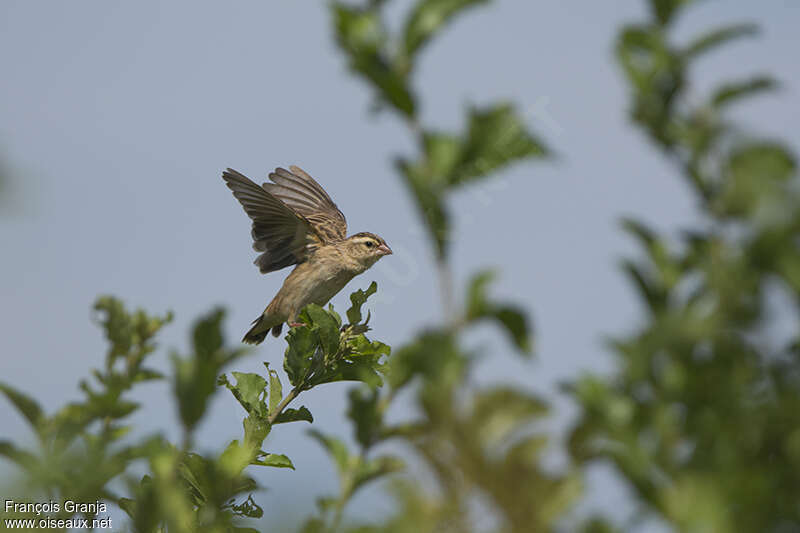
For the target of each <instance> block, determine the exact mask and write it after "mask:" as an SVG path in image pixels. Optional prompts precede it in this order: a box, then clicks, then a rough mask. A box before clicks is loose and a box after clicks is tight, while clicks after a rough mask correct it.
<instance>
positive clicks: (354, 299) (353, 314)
mask: <svg viewBox="0 0 800 533" xmlns="http://www.w3.org/2000/svg"><path fill="white" fill-rule="evenodd" d="M377 291H378V284H377V283H375V282H374V281H373V282H372V283H370V284H369V287H367V290H366V291H364V290H361V289H358V290H357V291H355V292H353V293H351V294H350V304H351V305H350V308H349V309H348V310H347V320H348V321H349V322H350V325H355V324H360V323H361V319H362V316H361V306H363V305H364V304H365V303H366V302H367V298H369V297H370V296H372V295H373V294H375V293H376V292H377Z"/></svg>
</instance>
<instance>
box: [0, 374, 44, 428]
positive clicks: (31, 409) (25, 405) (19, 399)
mask: <svg viewBox="0 0 800 533" xmlns="http://www.w3.org/2000/svg"><path fill="white" fill-rule="evenodd" d="M0 392H2V393H3V394H5V396H6V398H8V401H10V402H11V403H12V404H13V405H14V407H16V408H17V411H19V413H20V414H21V415H22V416H23V417H24V418H25V420H27V421H28V423H29V424H30V425H31V427H33V428H34V429H36V428H37V427H38V425H39V422H41V420H42V416H43V414H42V408H41V407H39V404H38V403H37V402H36V400H34V399H33V398H31V397H30V396H28V395H26V394H23V393H21V392H19V391H18V390H16V389H14V388H12V387H11V386H9V385H6V384H5V383H0Z"/></svg>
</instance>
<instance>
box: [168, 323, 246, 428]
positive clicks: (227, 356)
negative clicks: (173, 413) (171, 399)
mask: <svg viewBox="0 0 800 533" xmlns="http://www.w3.org/2000/svg"><path fill="white" fill-rule="evenodd" d="M224 317H225V311H224V310H223V309H219V308H218V309H215V310H213V311H212V312H210V313H208V314H207V315H205V316H203V317H202V318H200V319H199V320H197V321H196V322H195V324H194V327H193V328H192V340H193V347H194V353H193V354H191V355H190V356H189V357H184V358H182V357H179V356H178V355H177V354H173V355H172V362H173V367H174V369H175V370H174V379H173V390H174V392H175V395H176V397H177V400H178V408H179V413H180V416H181V421H182V422H183V424H184V426H185V427H186V428H187V429H189V430H191V429H193V428H194V426H195V425H196V424H197V423H198V422H199V421H200V419H201V418H202V417H203V415H204V414H205V411H206V406H207V404H208V400H209V398H210V397H211V395H212V394H214V392H215V390H216V388H215V384H216V383H217V377H218V376H219V374H220V372H221V371H222V368H223V367H224V366H225V365H226V364H228V363H230V362H231V361H233V360H234V359H236V358H237V357H240V356H241V355H243V354H244V353H246V350H244V349H242V348H235V349H231V348H226V347H225V339H224V336H223V334H222V321H223V319H224ZM223 384H224V383H223Z"/></svg>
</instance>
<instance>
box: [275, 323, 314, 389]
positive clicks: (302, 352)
mask: <svg viewBox="0 0 800 533" xmlns="http://www.w3.org/2000/svg"><path fill="white" fill-rule="evenodd" d="M287 339H288V341H289V345H288V346H287V348H286V353H285V355H284V359H283V369H284V370H285V371H286V375H287V376H288V377H289V383H291V384H292V385H293V386H295V387H296V386H298V385H299V384H300V383H301V382H302V381H303V379H304V378H305V377H306V374H307V373H308V371H309V368H310V367H311V362H312V360H313V357H314V353H315V352H316V350H317V347H318V344H317V342H316V339H315V335H314V334H313V333H312V332H311V328H310V327H305V328H292V329H291V330H290V331H289V334H288V335H287Z"/></svg>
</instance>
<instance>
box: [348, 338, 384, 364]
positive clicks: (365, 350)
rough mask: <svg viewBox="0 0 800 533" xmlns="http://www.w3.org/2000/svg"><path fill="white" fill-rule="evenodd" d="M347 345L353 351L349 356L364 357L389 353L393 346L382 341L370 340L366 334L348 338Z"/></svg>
mask: <svg viewBox="0 0 800 533" xmlns="http://www.w3.org/2000/svg"><path fill="white" fill-rule="evenodd" d="M347 347H348V348H350V350H351V353H350V354H349V357H350V358H351V359H352V358H356V357H363V356H367V355H370V356H371V355H389V354H390V353H391V351H392V348H391V347H390V346H389V345H387V344H384V343H382V342H380V341H370V340H369V339H367V337H365V336H364V335H357V336H355V337H351V338H349V339H348V340H347Z"/></svg>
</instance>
